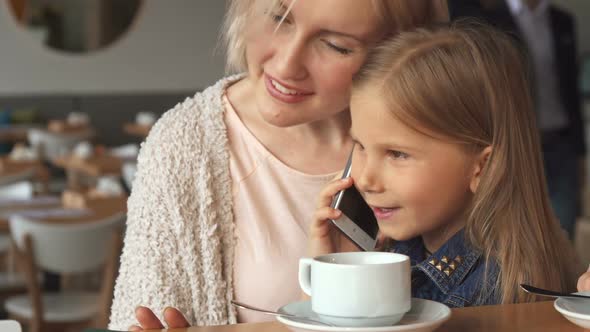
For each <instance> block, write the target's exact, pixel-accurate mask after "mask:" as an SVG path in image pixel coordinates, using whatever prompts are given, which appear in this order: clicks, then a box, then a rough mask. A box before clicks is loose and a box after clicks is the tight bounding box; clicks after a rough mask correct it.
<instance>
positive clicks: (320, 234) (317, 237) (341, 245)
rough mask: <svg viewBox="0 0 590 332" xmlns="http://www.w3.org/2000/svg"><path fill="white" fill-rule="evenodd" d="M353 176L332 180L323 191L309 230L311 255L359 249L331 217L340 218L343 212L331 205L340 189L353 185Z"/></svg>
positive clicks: (309, 250)
mask: <svg viewBox="0 0 590 332" xmlns="http://www.w3.org/2000/svg"><path fill="white" fill-rule="evenodd" d="M352 183H353V180H352V178H350V177H349V178H346V179H337V180H334V181H332V182H330V183H329V184H328V185H327V186H326V187H325V188H324V189H323V190H322V191H321V192H320V197H319V199H318V204H317V210H316V212H315V214H314V216H313V220H312V222H311V226H310V232H309V248H308V255H309V257H315V256H319V255H324V254H330V253H334V252H344V251H359V249H358V247H357V246H356V245H355V244H354V243H353V242H351V241H350V240H349V239H348V238H347V237H346V236H344V235H343V234H342V233H341V232H340V230H338V229H337V228H336V226H334V225H333V224H332V222H331V221H330V220H329V219H338V218H339V217H340V215H341V214H342V212H341V211H340V210H336V209H333V208H331V207H330V205H331V204H332V198H333V197H334V195H336V194H337V193H338V192H339V191H340V190H343V189H346V188H348V187H350V186H352Z"/></svg>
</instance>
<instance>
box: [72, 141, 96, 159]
mask: <svg viewBox="0 0 590 332" xmlns="http://www.w3.org/2000/svg"><path fill="white" fill-rule="evenodd" d="M73 153H74V155H75V156H76V157H78V158H81V159H88V158H90V157H92V155H93V154H94V148H93V147H92V144H91V143H90V142H87V141H82V142H80V143H78V144H76V146H75V147H74V150H73Z"/></svg>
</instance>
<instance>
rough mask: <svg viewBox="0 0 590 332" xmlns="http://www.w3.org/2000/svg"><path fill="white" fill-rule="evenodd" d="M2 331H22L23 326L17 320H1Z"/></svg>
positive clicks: (0, 327)
mask: <svg viewBox="0 0 590 332" xmlns="http://www.w3.org/2000/svg"><path fill="white" fill-rule="evenodd" d="M0 331H2V332H22V328H21V326H20V324H19V323H18V322H17V321H15V320H0Z"/></svg>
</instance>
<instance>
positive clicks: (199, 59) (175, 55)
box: [0, 0, 225, 96]
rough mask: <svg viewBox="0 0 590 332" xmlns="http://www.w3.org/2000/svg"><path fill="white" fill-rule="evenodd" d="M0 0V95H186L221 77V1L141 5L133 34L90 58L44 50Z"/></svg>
mask: <svg viewBox="0 0 590 332" xmlns="http://www.w3.org/2000/svg"><path fill="white" fill-rule="evenodd" d="M7 3H8V1H4V0H0V49H1V51H0V96H1V95H36V94H37V95H38V94H54V93H57V94H86V95H88V94H103V93H150V92H169V91H170V92H174V91H191V90H198V89H202V88H204V87H207V86H208V85H210V84H211V83H213V82H214V81H216V80H217V79H218V78H220V77H221V76H222V75H223V68H224V67H223V66H224V59H223V53H222V52H221V51H218V52H216V53H215V54H214V50H215V47H216V46H217V40H218V32H219V31H218V30H219V28H220V23H221V21H222V17H223V13H224V8H225V1H222V0H144V4H143V7H142V8H141V12H140V13H139V14H138V18H137V21H136V23H135V24H134V26H132V28H131V31H130V32H129V33H128V34H127V35H126V36H124V37H123V38H121V39H120V40H118V41H117V42H115V44H113V45H111V46H110V47H109V48H108V49H104V50H100V51H97V52H95V53H92V54H90V55H71V54H65V53H59V52H56V51H53V50H50V49H46V48H45V47H43V46H42V45H41V44H40V43H38V42H35V40H34V39H33V37H32V36H30V35H29V33H28V32H27V31H25V30H24V29H22V28H21V27H19V26H18V25H17V23H16V22H15V21H14V19H13V17H12V14H11V12H10V9H9V8H8V7H7Z"/></svg>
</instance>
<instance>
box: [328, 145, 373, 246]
mask: <svg viewBox="0 0 590 332" xmlns="http://www.w3.org/2000/svg"><path fill="white" fill-rule="evenodd" d="M353 150H354V148H353ZM351 169H352V152H350V156H349V157H348V162H347V163H346V167H345V168H344V173H343V174H342V178H343V179H344V178H347V177H349V176H350V171H351ZM332 208H334V209H338V210H340V211H342V214H341V215H340V218H338V219H331V221H332V223H333V224H334V225H335V226H336V227H337V228H338V229H339V230H340V231H341V232H342V233H344V235H345V236H346V237H348V238H349V239H350V240H351V241H352V242H354V243H355V244H356V245H357V246H358V247H359V248H360V249H361V250H364V251H372V250H374V249H375V245H376V244H377V233H378V232H379V224H377V219H376V218H375V215H374V214H373V210H371V208H370V207H369V205H367V203H366V202H365V200H364V198H363V196H362V195H361V194H360V193H359V192H358V190H357V189H356V188H355V186H354V185H352V186H351V187H350V188H346V189H344V190H341V191H340V192H338V194H336V195H335V196H334V198H333V200H332Z"/></svg>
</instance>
